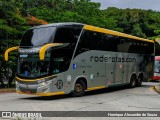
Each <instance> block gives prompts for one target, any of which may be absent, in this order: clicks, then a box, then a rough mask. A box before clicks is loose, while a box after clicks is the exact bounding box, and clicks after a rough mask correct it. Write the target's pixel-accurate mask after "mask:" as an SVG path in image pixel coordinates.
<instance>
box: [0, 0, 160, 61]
mask: <svg viewBox="0 0 160 120" xmlns="http://www.w3.org/2000/svg"><path fill="white" fill-rule="evenodd" d="M31 16H34V17H36V18H38V19H40V20H44V21H47V22H48V23H56V22H80V23H85V24H90V25H95V26H98V27H103V28H107V29H111V30H117V31H120V32H124V33H127V34H132V35H135V36H138V37H144V38H151V39H155V38H156V37H160V12H158V11H153V10H141V9H118V8H115V7H109V8H107V9H105V10H100V3H94V2H91V1H90V0H0V45H1V47H0V48H1V56H2V54H3V53H4V51H5V49H6V48H7V47H11V46H15V45H18V44H19V42H20V39H21V37H22V35H23V33H24V31H26V29H28V28H29V27H31V26H32V25H31V24H29V22H28V19H27V18H28V17H31ZM11 58H12V59H14V55H13V57H11Z"/></svg>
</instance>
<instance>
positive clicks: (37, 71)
mask: <svg viewBox="0 0 160 120" xmlns="http://www.w3.org/2000/svg"><path fill="white" fill-rule="evenodd" d="M49 63H50V62H49V58H46V59H45V61H39V58H38V55H30V56H25V57H24V56H23V57H20V58H19V64H18V75H19V76H21V77H31V78H37V77H42V76H47V75H48V74H49Z"/></svg>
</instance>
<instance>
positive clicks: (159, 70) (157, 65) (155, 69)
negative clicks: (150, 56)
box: [154, 61, 160, 73]
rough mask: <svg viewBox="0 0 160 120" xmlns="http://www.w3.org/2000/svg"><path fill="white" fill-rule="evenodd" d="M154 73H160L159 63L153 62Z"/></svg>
mask: <svg viewBox="0 0 160 120" xmlns="http://www.w3.org/2000/svg"><path fill="white" fill-rule="evenodd" d="M154 72H156V73H160V61H155V66H154Z"/></svg>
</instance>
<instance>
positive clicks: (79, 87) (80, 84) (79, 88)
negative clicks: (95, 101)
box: [71, 80, 86, 97]
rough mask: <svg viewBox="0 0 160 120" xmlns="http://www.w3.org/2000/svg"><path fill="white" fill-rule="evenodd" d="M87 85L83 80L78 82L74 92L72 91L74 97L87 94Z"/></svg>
mask: <svg viewBox="0 0 160 120" xmlns="http://www.w3.org/2000/svg"><path fill="white" fill-rule="evenodd" d="M85 88H86V87H85V83H84V82H83V81H82V80H78V81H77V82H76V84H75V86H74V90H73V91H72V93H71V94H72V96H74V97H81V96H83V95H84V93H85Z"/></svg>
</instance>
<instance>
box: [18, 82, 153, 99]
mask: <svg viewBox="0 0 160 120" xmlns="http://www.w3.org/2000/svg"><path fill="white" fill-rule="evenodd" d="M153 86H154V85H151V84H143V85H142V86H141V87H148V88H150V87H153ZM125 89H136V88H129V87H128V86H127V85H125V86H117V87H109V88H104V89H100V90H95V91H87V92H86V93H85V95H84V96H91V95H97V94H104V93H106V94H107V93H112V92H116V91H120V90H125ZM68 98H72V96H71V95H70V94H68V95H60V96H34V97H26V98H21V99H26V100H42V101H43V100H59V99H68Z"/></svg>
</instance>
